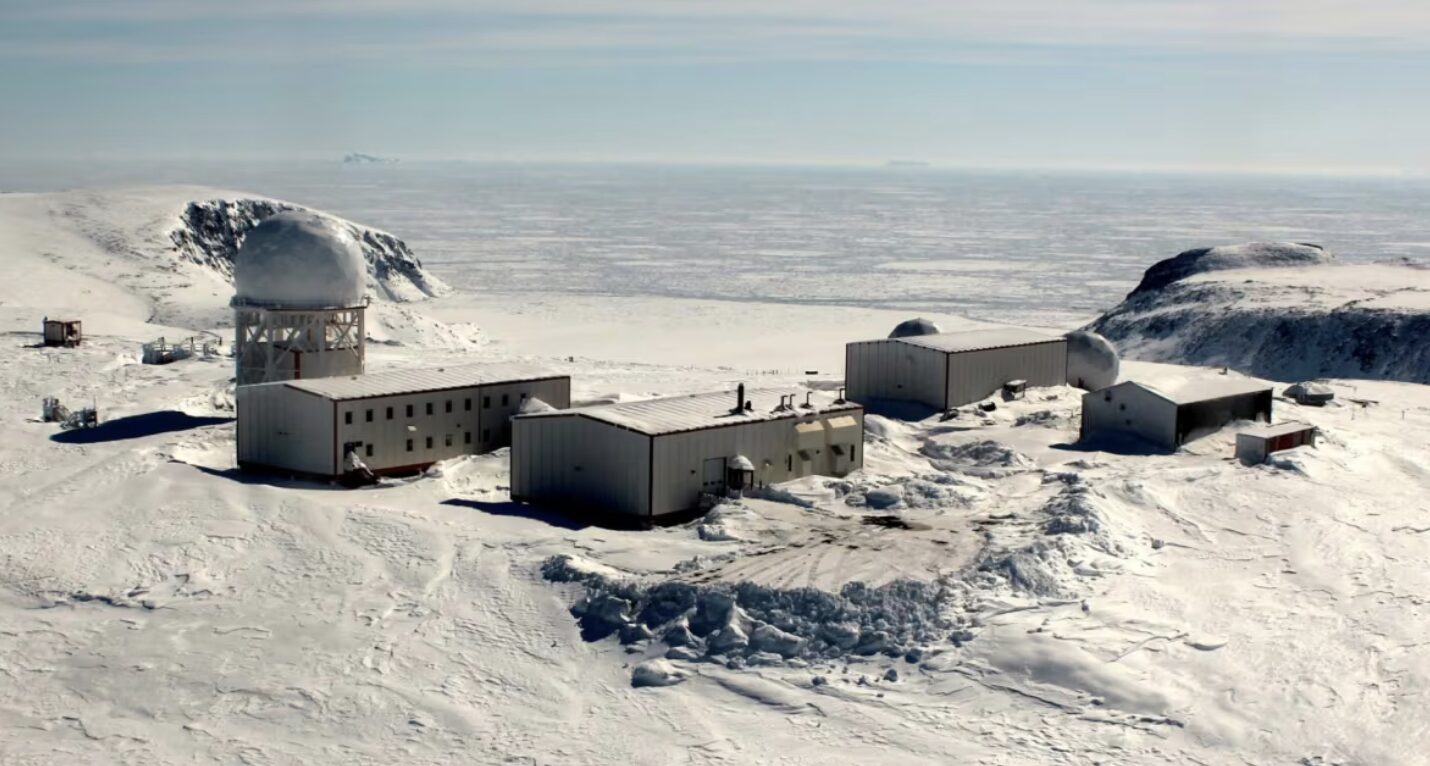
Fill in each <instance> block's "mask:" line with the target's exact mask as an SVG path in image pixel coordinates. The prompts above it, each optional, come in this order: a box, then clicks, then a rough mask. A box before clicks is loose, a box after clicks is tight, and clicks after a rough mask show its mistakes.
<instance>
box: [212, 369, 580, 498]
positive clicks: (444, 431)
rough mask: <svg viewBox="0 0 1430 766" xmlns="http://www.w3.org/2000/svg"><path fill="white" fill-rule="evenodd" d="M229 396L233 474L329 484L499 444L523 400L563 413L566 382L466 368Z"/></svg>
mask: <svg viewBox="0 0 1430 766" xmlns="http://www.w3.org/2000/svg"><path fill="white" fill-rule="evenodd" d="M236 398H237V401H236V405H237V410H238V424H237V428H238V465H239V467H240V468H243V469H247V470H264V471H276V472H281V473H288V474H294V475H302V476H312V477H317V478H324V479H332V478H338V477H341V476H343V475H344V474H345V473H347V472H349V471H350V470H352V466H354V465H358V464H360V465H361V466H363V467H365V468H366V469H367V470H368V471H371V472H372V473H374V474H384V473H388V474H391V473H409V472H413V471H419V470H422V469H424V468H426V467H427V466H430V465H431V464H433V463H435V462H437V461H439V460H446V459H449V458H454V457H459V456H461V455H476V454H482V453H485V452H491V451H492V450H495V449H498V448H501V447H505V446H507V445H509V444H511V418H512V416H513V415H515V414H516V413H517V412H518V411H519V410H520V409H521V408H522V406H523V405H525V404H526V403H527V402H528V401H530V400H532V399H540V400H542V401H543V402H549V403H553V404H556V405H559V406H562V407H568V406H570V404H571V378H570V377H569V376H566V375H550V374H544V373H542V372H539V371H535V370H532V369H528V368H519V367H504V366H492V365H470V366H460V367H444V368H437V369H427V370H397V371H392V372H380V373H374V374H371V375H349V376H344V377H336V378H312V379H304V380H287V381H277V382H273V383H258V384H254V385H248V386H239V387H238V388H237V397H236Z"/></svg>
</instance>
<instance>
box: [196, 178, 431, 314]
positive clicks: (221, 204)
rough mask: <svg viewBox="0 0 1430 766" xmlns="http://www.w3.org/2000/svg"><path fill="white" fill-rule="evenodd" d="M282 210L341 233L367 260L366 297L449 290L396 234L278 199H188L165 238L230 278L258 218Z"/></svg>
mask: <svg viewBox="0 0 1430 766" xmlns="http://www.w3.org/2000/svg"><path fill="white" fill-rule="evenodd" d="M284 212H304V213H307V214H310V215H313V216H316V217H318V218H320V219H322V220H324V221H327V222H328V223H329V224H330V225H332V226H334V227H335V228H337V229H339V230H341V231H343V232H346V234H347V235H348V236H350V237H351V238H352V239H353V241H355V242H356V243H357V245H358V247H359V248H360V249H361V251H362V256H363V259H364V260H365V261H366V263H367V278H366V290H367V293H368V294H369V295H372V296H374V297H378V298H382V299H386V300H390V301H399V302H406V301H415V300H422V299H424V298H428V297H436V296H441V295H445V294H447V293H448V292H450V291H451V288H449V287H448V286H447V285H446V284H445V283H443V282H442V280H440V279H438V278H437V277H435V276H433V275H432V274H430V273H429V272H428V271H427V270H426V269H425V268H424V267H423V266H422V262H421V261H419V260H418V259H417V256H415V255H413V254H412V250H411V249H409V248H408V247H407V244H406V243H405V242H403V241H402V240H400V239H398V238H397V237H394V236H393V235H391V234H388V233H387V232H384V231H379V230H377V229H372V228H368V227H365V226H359V225H358V224H356V223H353V222H352V221H348V220H344V219H342V218H338V217H336V216H331V215H328V214H326V213H321V212H318V211H315V210H311V209H308V208H305V207H302V206H300V205H294V204H292V203H288V202H280V201H278V200H272V199H263V198H257V197H253V198H237V199H211V200H207V201H196V202H190V203H188V206H187V207H186V208H185V209H184V210H183V212H182V213H181V214H180V215H179V221H178V225H177V226H176V227H175V228H174V229H173V230H172V231H171V232H170V235H169V236H170V239H171V240H172V241H173V246H174V249H175V250H176V251H177V252H178V254H179V255H180V257H182V258H183V259H185V260H187V261H191V262H193V263H196V264H199V265H201V266H205V267H208V268H210V269H213V270H214V271H217V272H219V273H220V274H222V275H224V276H225V277H229V278H232V277H233V274H234V258H235V256H236V255H237V253H238V249H239V246H240V245H242V244H243V241H244V239H245V238H246V237H247V236H248V233H249V232H250V231H252V230H253V229H254V227H256V226H257V225H258V224H259V223H260V222H261V221H263V220H264V219H266V218H269V217H272V216H274V215H277V214H279V213H284Z"/></svg>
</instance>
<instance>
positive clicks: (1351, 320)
mask: <svg viewBox="0 0 1430 766" xmlns="http://www.w3.org/2000/svg"><path fill="white" fill-rule="evenodd" d="M1189 253H1202V255H1201V256H1199V257H1188V254H1189ZM1329 258H1330V257H1329V256H1328V255H1326V254H1325V252H1324V251H1323V250H1321V249H1320V248H1314V249H1313V248H1310V246H1301V245H1284V246H1276V247H1272V246H1266V245H1246V246H1242V247H1240V248H1212V249H1210V250H1207V251H1188V253H1183V254H1182V255H1179V256H1177V257H1175V258H1171V259H1168V260H1166V261H1162V262H1161V263H1158V264H1156V265H1154V266H1153V267H1152V268H1150V269H1148V270H1147V273H1146V276H1145V277H1144V278H1143V280H1142V284H1141V285H1139V286H1138V288H1137V289H1136V290H1134V291H1133V292H1132V293H1131V294H1130V295H1129V296H1128V297H1127V299H1126V300H1124V301H1123V302H1122V303H1121V304H1120V305H1118V306H1117V307H1116V308H1114V309H1112V310H1111V311H1109V312H1108V313H1106V314H1104V315H1103V316H1102V317H1100V318H1098V319H1097V320H1096V321H1095V322H1093V323H1092V324H1090V325H1088V326H1087V327H1086V328H1085V329H1088V330H1091V331H1093V332H1096V333H1099V334H1101V335H1103V336H1104V337H1106V338H1108V339H1109V340H1111V341H1112V342H1113V343H1115V344H1116V345H1117V347H1118V349H1119V350H1120V351H1121V352H1122V355H1123V356H1124V357H1126V358H1130V359H1139V360H1143V361H1151V362H1171V363H1177V364H1192V365H1206V366H1219V367H1230V368H1232V369H1236V370H1239V371H1241V372H1245V373H1247V374H1250V375H1255V376H1258V377H1263V378H1270V379H1274V380H1304V379H1307V378H1318V377H1338V378H1369V379H1383V380H1403V381H1408V382H1413V383H1430V270H1427V269H1425V268H1424V267H1423V266H1417V265H1415V264H1410V263H1396V264H1391V263H1382V264H1360V265H1343V264H1336V263H1332V262H1330V261H1329ZM1306 263H1310V264H1313V265H1304V264H1306ZM1298 264H1299V265H1298Z"/></svg>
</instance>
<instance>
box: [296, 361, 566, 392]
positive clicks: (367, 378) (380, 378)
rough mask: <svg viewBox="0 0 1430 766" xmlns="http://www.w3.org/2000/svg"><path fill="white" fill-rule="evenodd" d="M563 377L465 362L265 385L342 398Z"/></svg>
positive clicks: (526, 368) (532, 368)
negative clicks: (450, 365)
mask: <svg viewBox="0 0 1430 766" xmlns="http://www.w3.org/2000/svg"><path fill="white" fill-rule="evenodd" d="M564 377H567V376H565V375H555V374H552V373H551V372H550V371H548V370H543V369H541V368H539V367H535V366H523V365H511V364H500V365H494V364H467V365H458V366H453V367H433V368H429V369H420V370H390V371H387V372H373V373H368V374H366V375H342V376H339V377H333V378H308V379H306V380H287V381H283V382H282V383H274V384H269V385H283V386H288V387H289V388H295V389H298V390H299V391H307V392H308V393H311V394H316V395H318V396H321V397H323V398H325V399H333V400H337V401H342V400H345V399H369V398H372V397H377V396H395V395H398V394H419V393H422V392H424V391H443V390H447V389H453V388H472V387H475V386H482V385H491V384H496V383H516V382H519V381H527V380H543V379H549V378H564Z"/></svg>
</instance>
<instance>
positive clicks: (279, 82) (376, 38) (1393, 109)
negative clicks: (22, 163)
mask: <svg viewBox="0 0 1430 766" xmlns="http://www.w3.org/2000/svg"><path fill="white" fill-rule="evenodd" d="M1427 96H1430V2H1426V0H1358V1H1357V2H1347V1H1345V0H994V1H989V2H973V1H971V0H941V1H926V0H662V1H659V2H650V1H648V0H468V1H465V2H459V1H458V0H246V1H245V0H224V1H223V2H211V1H210V0H0V159H5V158H9V159H17V158H19V159H34V158H55V159H81V160H83V159H90V158H106V159H110V158H115V159H124V158H134V159H157V158H170V159H173V158H204V159H240V160H255V159H280V160H281V159H327V158H332V159H336V158H339V157H341V156H342V155H343V154H346V153H347V152H352V151H360V152H366V153H371V154H377V155H383V156H391V157H396V158H401V159H405V160H421V159H467V160H498V161H567V160H574V161H640V162H693V163H704V162H712V163H790V164H881V163H884V162H886V161H890V160H916V161H926V162H931V163H935V164H940V165H954V166H968V167H1028V168H1112V169H1187V170H1249V171H1271V172H1280V171H1292V172H1329V173H1392V174H1396V173H1399V174H1413V175H1423V174H1426V173H1430V140H1427V136H1430V98H1427Z"/></svg>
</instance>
